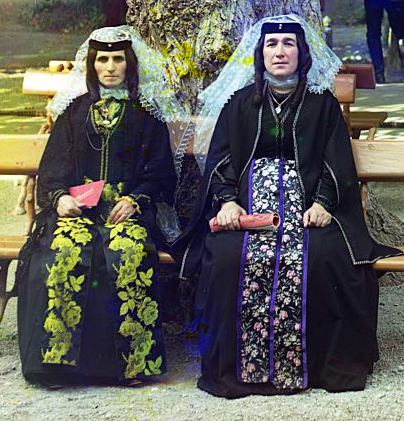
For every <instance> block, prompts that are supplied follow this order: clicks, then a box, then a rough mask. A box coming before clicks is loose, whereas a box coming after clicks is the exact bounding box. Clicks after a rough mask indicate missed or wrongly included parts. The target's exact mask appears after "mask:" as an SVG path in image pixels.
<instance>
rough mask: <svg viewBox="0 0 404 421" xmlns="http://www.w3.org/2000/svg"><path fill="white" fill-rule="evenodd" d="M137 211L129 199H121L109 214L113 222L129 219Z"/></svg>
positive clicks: (110, 220) (117, 222)
mask: <svg viewBox="0 0 404 421" xmlns="http://www.w3.org/2000/svg"><path fill="white" fill-rule="evenodd" d="M134 213H135V208H134V207H133V205H132V204H131V203H129V202H128V201H127V200H120V201H119V202H118V203H117V204H116V205H115V206H114V208H113V209H112V211H111V213H110V214H109V222H111V224H119V223H120V222H125V221H127V220H128V219H129V218H130V217H131V216H132V215H133V214H134Z"/></svg>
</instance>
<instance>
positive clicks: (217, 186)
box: [210, 157, 237, 212]
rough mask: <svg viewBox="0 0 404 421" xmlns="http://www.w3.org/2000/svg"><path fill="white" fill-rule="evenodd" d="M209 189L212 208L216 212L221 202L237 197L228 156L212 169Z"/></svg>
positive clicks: (235, 182)
mask: <svg viewBox="0 0 404 421" xmlns="http://www.w3.org/2000/svg"><path fill="white" fill-rule="evenodd" d="M210 189H211V192H212V208H213V209H214V210H215V211H216V212H218V211H219V210H220V205H221V204H222V203H223V202H230V201H232V200H236V199H237V178H236V174H235V172H234V168H233V164H232V162H231V159H230V157H229V158H228V160H227V161H225V162H223V163H222V165H220V166H219V167H218V168H216V169H215V170H214V171H213V174H212V182H211V186H210Z"/></svg>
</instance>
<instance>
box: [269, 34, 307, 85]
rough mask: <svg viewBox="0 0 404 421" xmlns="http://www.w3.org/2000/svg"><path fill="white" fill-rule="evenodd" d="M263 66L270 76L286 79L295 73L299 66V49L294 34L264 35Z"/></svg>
mask: <svg viewBox="0 0 404 421" xmlns="http://www.w3.org/2000/svg"><path fill="white" fill-rule="evenodd" d="M262 52H263V55H264V65H265V69H266V70H267V72H268V73H270V74H271V75H272V76H275V77H276V78H278V79H286V78H287V77H289V76H290V75H292V74H293V73H295V72H296V70H297V66H298V64H299V49H298V48H297V40H296V34H287V33H285V34H276V33H275V34H265V40H264V48H263V51H262Z"/></svg>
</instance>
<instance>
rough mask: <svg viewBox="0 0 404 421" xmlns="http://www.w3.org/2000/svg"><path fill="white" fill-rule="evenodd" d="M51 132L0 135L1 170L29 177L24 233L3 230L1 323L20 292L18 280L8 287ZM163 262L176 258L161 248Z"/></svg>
mask: <svg viewBox="0 0 404 421" xmlns="http://www.w3.org/2000/svg"><path fill="white" fill-rule="evenodd" d="M48 136H49V135H26V134H25V135H21V134H20V135H18V134H16V135H0V174H1V175H24V176H27V177H28V183H27V191H26V195H25V209H26V213H27V224H26V227H25V230H24V232H23V234H21V235H8V234H0V323H1V320H2V318H3V314H4V310H5V308H6V305H7V302H8V300H9V299H10V298H11V297H15V296H17V292H18V288H17V285H16V284H15V282H14V286H13V287H12V288H11V290H9V291H7V287H6V283H7V274H8V268H9V265H10V263H11V261H13V260H15V259H18V255H19V253H20V250H21V247H22V246H23V244H24V243H25V241H26V239H27V236H28V235H29V234H30V233H31V232H32V228H33V224H34V221H35V184H36V175H37V174H38V166H39V161H40V159H41V156H42V153H43V151H44V148H45V145H46V142H47V140H48ZM158 255H159V260H160V263H161V264H173V263H175V261H174V259H173V258H172V257H171V256H170V255H169V254H168V253H165V252H162V251H159V252H158Z"/></svg>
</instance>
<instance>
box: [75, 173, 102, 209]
mask: <svg viewBox="0 0 404 421" xmlns="http://www.w3.org/2000/svg"><path fill="white" fill-rule="evenodd" d="M104 184H105V181H104V180H100V181H93V182H92V183H88V184H80V186H74V187H70V188H69V194H70V196H72V197H74V198H75V199H76V200H78V201H79V202H80V203H82V204H83V205H84V206H85V207H87V208H91V207H93V206H96V205H97V204H98V201H99V200H100V197H101V193H102V189H103V188H104Z"/></svg>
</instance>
